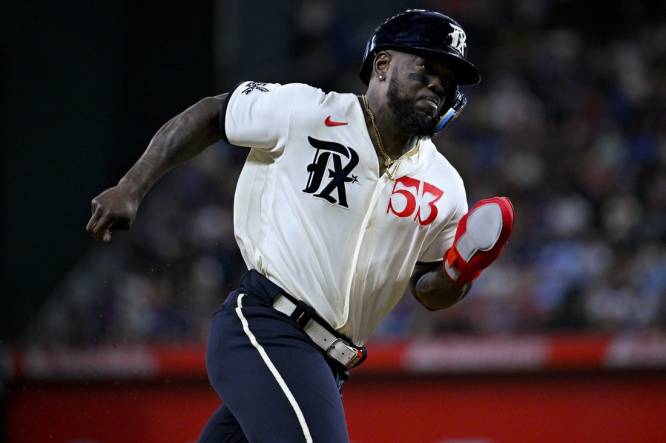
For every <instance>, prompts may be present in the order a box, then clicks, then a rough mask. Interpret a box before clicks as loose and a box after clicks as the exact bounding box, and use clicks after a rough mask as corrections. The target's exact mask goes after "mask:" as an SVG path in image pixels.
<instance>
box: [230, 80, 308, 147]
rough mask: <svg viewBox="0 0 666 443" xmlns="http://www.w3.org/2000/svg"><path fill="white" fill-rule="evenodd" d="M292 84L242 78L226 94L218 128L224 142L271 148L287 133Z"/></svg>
mask: <svg viewBox="0 0 666 443" xmlns="http://www.w3.org/2000/svg"><path fill="white" fill-rule="evenodd" d="M297 95H298V88H297V87H295V85H292V84H290V85H281V84H278V83H261V82H253V81H246V82H243V83H241V84H240V85H238V86H237V87H236V89H234V91H233V92H231V93H230V94H229V95H228V96H227V100H226V101H225V103H224V104H223V108H222V112H221V113H220V129H221V130H222V134H223V138H224V140H225V141H226V142H227V143H230V144H232V145H238V146H247V147H251V148H259V149H266V150H271V149H273V148H275V147H276V146H278V145H280V143H281V142H283V141H284V140H285V139H286V137H287V134H288V133H289V121H290V116H291V107H292V104H293V102H294V99H295V97H296V96H297Z"/></svg>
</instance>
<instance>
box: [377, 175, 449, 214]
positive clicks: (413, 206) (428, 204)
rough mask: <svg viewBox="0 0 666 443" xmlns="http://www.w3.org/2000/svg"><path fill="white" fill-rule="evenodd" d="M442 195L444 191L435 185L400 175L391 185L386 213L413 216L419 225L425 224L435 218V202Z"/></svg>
mask: <svg viewBox="0 0 666 443" xmlns="http://www.w3.org/2000/svg"><path fill="white" fill-rule="evenodd" d="M442 195H444V191H442V190H441V189H439V188H438V187H437V186H435V185H431V184H430V183H428V182H425V181H421V180H417V179H415V178H412V177H407V176H405V177H400V178H399V179H397V180H396V181H395V184H394V185H393V191H391V197H390V198H389V203H388V207H387V208H386V213H387V214H388V213H392V214H393V215H395V216H396V217H414V220H418V222H419V224H420V225H421V226H426V225H429V224H430V223H432V222H433V221H435V219H436V218H437V206H436V205H435V203H437V201H438V200H439V199H440V198H442Z"/></svg>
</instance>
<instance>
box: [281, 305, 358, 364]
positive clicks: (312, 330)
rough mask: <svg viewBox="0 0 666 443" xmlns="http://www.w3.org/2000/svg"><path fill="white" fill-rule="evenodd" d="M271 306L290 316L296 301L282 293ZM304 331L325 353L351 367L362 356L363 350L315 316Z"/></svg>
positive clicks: (294, 308)
mask: <svg viewBox="0 0 666 443" xmlns="http://www.w3.org/2000/svg"><path fill="white" fill-rule="evenodd" d="M273 308H275V309H276V310H277V311H280V312H282V313H283V314H285V315H288V316H291V314H292V313H293V312H294V311H295V310H296V303H294V302H292V301H291V300H289V299H288V298H287V297H285V296H284V295H282V294H279V295H278V296H277V297H275V300H274V301H273ZM303 330H304V331H305V333H306V334H307V335H308V337H310V339H312V341H313V342H315V344H316V345H317V346H319V347H320V348H321V349H323V350H324V352H325V353H326V355H328V356H329V357H331V358H333V359H334V360H336V361H338V362H340V363H341V364H342V365H344V366H346V367H348V368H351V367H352V366H354V364H355V363H356V362H358V361H359V360H360V359H362V358H363V354H364V353H363V350H362V349H359V348H357V347H354V346H351V345H350V344H348V343H346V341H345V340H344V339H342V338H340V337H336V336H335V335H334V334H333V333H331V332H330V331H329V330H328V329H326V328H325V327H324V326H322V325H321V324H320V323H319V322H318V321H317V320H316V319H315V318H311V319H310V320H308V322H307V323H305V326H303Z"/></svg>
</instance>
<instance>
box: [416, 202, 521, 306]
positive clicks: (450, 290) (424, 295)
mask: <svg viewBox="0 0 666 443" xmlns="http://www.w3.org/2000/svg"><path fill="white" fill-rule="evenodd" d="M513 219H514V210H513V205H512V204H511V200H509V199H508V198H507V197H492V198H488V199H484V200H480V201H479V202H477V203H476V204H475V205H474V206H472V208H471V209H470V210H469V212H468V213H467V214H465V215H464V216H463V217H462V218H461V219H460V221H459V222H458V226H457V228H456V235H455V238H454V240H453V245H452V246H451V247H450V248H449V249H448V250H447V251H446V252H445V253H444V257H443V258H444V260H443V263H439V262H437V263H425V264H424V263H419V264H417V265H416V267H415V268H414V272H413V274H412V277H411V280H410V284H411V288H412V294H414V297H415V298H416V299H417V300H418V301H419V302H420V303H421V304H422V305H423V306H425V307H426V308H427V309H430V310H433V311H434V310H437V309H444V308H448V307H449V306H451V305H453V304H455V303H456V302H457V301H459V300H462V298H463V297H465V295H466V294H467V292H468V291H469V289H470V287H471V284H472V281H473V280H474V279H476V278H477V277H478V276H479V274H481V271H483V270H484V269H485V268H487V267H488V266H490V264H492V263H493V262H494V261H495V260H496V259H497V257H499V256H500V254H501V253H502V250H503V249H504V246H505V245H506V243H507V241H508V240H509V236H510V235H511V231H512V230H513Z"/></svg>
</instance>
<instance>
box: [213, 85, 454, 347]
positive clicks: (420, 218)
mask: <svg viewBox="0 0 666 443" xmlns="http://www.w3.org/2000/svg"><path fill="white" fill-rule="evenodd" d="M221 119H222V121H221V126H222V130H223V132H224V134H225V139H226V140H227V141H228V142H229V143H231V144H234V145H239V146H247V147H249V148H251V150H250V153H249V155H248V158H247V160H246V163H245V165H244V167H243V170H242V172H241V175H240V177H239V179H238V184H237V188H236V194H235V198H234V230H235V235H236V241H237V242H238V246H239V248H240V251H241V253H242V255H243V259H244V260H245V263H246V265H247V267H248V268H249V269H256V270H257V271H259V272H260V273H262V274H263V275H264V276H266V277H267V278H268V279H270V280H271V281H273V282H274V283H276V284H277V285H279V286H280V287H282V288H283V289H284V290H285V291H287V292H288V293H290V294H291V295H292V296H294V297H296V298H298V299H301V300H303V301H304V302H306V303H308V304H309V305H310V306H312V307H313V308H314V309H315V310H316V311H317V313H318V314H319V315H320V316H321V317H323V318H324V319H325V320H326V321H327V322H328V323H329V324H330V325H331V326H332V327H334V328H335V329H337V330H338V331H339V332H340V333H342V334H344V335H346V336H347V337H349V338H350V339H351V340H352V341H353V342H354V343H355V344H357V345H359V346H360V345H362V344H363V343H364V342H365V341H366V340H367V338H368V337H369V336H370V335H371V334H372V332H373V331H374V330H375V328H376V327H377V325H378V324H379V322H380V321H381V320H382V319H383V318H384V316H385V315H386V314H387V313H388V312H389V311H390V310H391V309H392V308H393V307H394V306H395V305H396V303H397V302H398V301H399V300H400V298H401V296H402V294H403V292H404V291H405V289H406V287H407V285H408V283H409V278H410V276H411V274H412V271H413V269H414V265H415V264H416V262H418V261H421V262H434V261H440V260H441V259H442V254H443V253H444V252H445V251H446V250H447V249H448V248H449V247H450V246H451V244H452V243H453V238H454V234H455V229H456V227H457V224H458V221H459V220H460V218H461V217H462V216H463V215H464V214H465V213H466V212H467V201H466V197H465V189H464V186H463V182H462V179H461V178H460V175H459V174H458V172H457V171H456V170H455V169H454V168H453V166H451V164H450V163H449V162H448V161H447V160H446V159H445V158H444V156H443V155H442V154H440V153H439V152H438V151H437V149H436V148H435V146H434V145H433V143H432V142H431V141H430V140H429V139H422V140H421V141H420V142H419V144H418V146H417V147H415V148H413V150H412V151H411V152H410V153H409V154H408V155H406V156H404V157H403V158H402V160H400V161H399V162H398V163H396V164H394V166H392V167H390V168H389V170H388V171H387V172H385V173H384V174H383V175H379V160H378V157H377V154H376V152H375V148H374V146H373V144H372V141H371V139H370V135H369V133H368V128H367V126H366V123H365V117H364V114H363V110H362V107H361V104H360V102H359V100H358V97H357V96H356V95H354V94H339V93H335V92H331V93H324V92H323V91H321V90H320V89H316V88H313V87H311V86H308V85H304V84H286V85H280V84H267V83H259V82H244V83H241V84H240V85H239V86H238V87H237V88H236V89H235V90H234V91H233V92H232V93H230V94H229V97H228V99H227V101H226V103H225V110H224V112H223V113H222V114H221ZM389 173H390V174H389Z"/></svg>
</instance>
